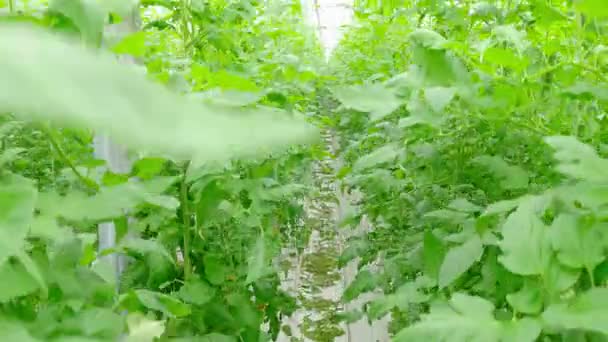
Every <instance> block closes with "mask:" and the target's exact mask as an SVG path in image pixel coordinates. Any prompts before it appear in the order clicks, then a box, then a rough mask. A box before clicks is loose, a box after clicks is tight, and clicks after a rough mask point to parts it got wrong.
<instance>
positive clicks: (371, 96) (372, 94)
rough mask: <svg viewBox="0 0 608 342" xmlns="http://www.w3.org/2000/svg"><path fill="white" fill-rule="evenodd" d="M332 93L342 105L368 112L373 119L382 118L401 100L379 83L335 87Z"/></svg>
mask: <svg viewBox="0 0 608 342" xmlns="http://www.w3.org/2000/svg"><path fill="white" fill-rule="evenodd" d="M333 93H334V96H335V97H336V98H337V99H338V100H339V101H340V102H341V103H342V105H344V106H345V107H347V108H352V109H355V110H357V111H360V112H365V113H370V116H371V119H372V120H374V121H375V120H380V119H382V118H383V117H385V116H387V115H388V114H390V113H392V112H394V111H395V110H396V109H397V108H399V106H401V101H400V100H399V98H397V96H396V95H395V93H394V90H393V89H390V88H386V87H385V86H384V85H382V84H380V83H374V84H365V85H352V86H347V87H341V88H336V89H334V90H333Z"/></svg>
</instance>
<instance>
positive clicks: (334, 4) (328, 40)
mask: <svg viewBox="0 0 608 342" xmlns="http://www.w3.org/2000/svg"><path fill="white" fill-rule="evenodd" d="M301 1H302V7H303V9H304V12H305V14H306V20H307V23H308V24H309V25H311V26H312V27H314V28H316V30H317V32H318V35H319V39H320V41H321V43H322V45H323V47H324V50H325V53H326V56H327V58H329V56H330V55H331V52H332V51H333V49H334V48H335V47H336V46H337V45H338V43H339V41H340V38H341V36H342V32H343V29H344V26H346V25H349V24H351V23H352V21H353V15H352V0H301ZM324 138H325V140H326V143H327V144H328V148H329V149H330V150H334V151H335V150H336V147H337V146H336V141H337V138H336V137H335V136H333V135H331V134H329V135H326V136H325V137H324ZM331 163H332V164H333V165H332V167H333V169H334V170H339V168H340V166H341V163H342V162H341V160H340V158H338V159H337V160H333V161H332V162H331ZM331 187H332V188H333V189H339V188H340V187H339V186H336V184H333V185H332V186H331ZM333 191H338V192H337V193H336V197H337V199H338V205H337V206H335V208H333V214H332V215H331V216H332V217H331V220H333V223H329V224H330V225H333V226H334V227H335V226H336V225H335V222H340V221H341V218H342V217H343V215H345V212H344V208H345V206H346V205H348V203H349V202H350V201H351V199H350V198H348V197H347V196H346V194H344V193H342V192H340V191H339V190H333ZM313 201H314V199H313ZM369 229H371V226H370V225H369V224H368V223H367V221H366V220H365V219H364V220H362V222H361V223H360V224H359V227H357V229H352V230H351V229H348V230H347V229H341V230H339V233H338V234H336V237H335V241H329V242H328V241H322V239H320V238H319V232H314V233H313V235H312V237H311V241H310V242H309V245H308V248H307V249H306V251H304V255H306V254H307V253H314V252H315V251H318V250H319V248H322V247H323V245H324V244H327V243H330V244H332V245H333V246H335V247H338V249H339V250H341V249H342V248H343V246H344V241H345V240H346V238H347V237H348V235H350V234H363V233H365V232H366V231H369ZM357 262H358V260H353V261H352V262H351V263H350V264H348V265H347V266H346V267H345V268H344V269H342V270H340V278H341V279H340V281H338V282H337V283H335V284H334V285H332V286H328V287H326V288H323V289H322V291H321V296H322V297H323V298H326V299H329V300H332V301H339V300H340V298H341V296H342V293H343V291H344V289H345V288H346V287H347V286H348V284H350V282H351V281H352V280H353V279H354V277H355V275H356V274H357ZM293 264H294V267H293V269H292V270H290V272H289V275H288V276H287V277H286V279H285V280H284V282H283V285H284V288H285V289H287V290H288V291H289V292H291V293H292V294H293V295H297V294H301V293H302V292H303V291H304V290H303V286H302V285H303V283H305V282H306V275H305V274H303V272H302V267H301V260H293ZM374 296H375V294H365V295H362V296H360V297H359V298H358V299H357V300H355V301H353V302H351V303H349V304H347V305H346V309H347V310H350V309H361V308H362V306H363V304H365V303H366V302H367V301H369V300H371V299H373V297H374ZM305 317H313V318H314V317H315V312H306V311H302V310H301V311H299V312H297V313H296V314H295V315H293V316H292V317H291V318H289V319H286V321H285V322H284V324H286V325H288V326H289V327H290V328H291V331H292V336H293V337H294V338H290V337H288V336H286V335H285V334H281V335H280V336H279V342H289V341H306V342H308V341H310V340H309V339H306V338H304V337H303V336H302V334H301V332H300V329H299V326H300V324H301V323H302V322H303V320H304V318H305ZM389 320H390V318H389V317H386V318H385V319H383V320H380V321H376V322H374V323H373V324H372V325H370V324H368V322H367V319H366V318H363V319H361V320H359V321H357V322H354V323H351V324H348V325H347V324H343V325H342V326H341V328H342V329H343V330H344V332H345V333H344V335H342V336H340V337H337V338H336V339H335V340H334V341H337V342H387V341H390V337H389V334H388V323H389Z"/></svg>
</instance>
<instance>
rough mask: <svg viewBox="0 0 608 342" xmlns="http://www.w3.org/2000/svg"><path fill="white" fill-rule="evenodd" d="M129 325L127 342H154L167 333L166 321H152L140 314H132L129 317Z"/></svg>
mask: <svg viewBox="0 0 608 342" xmlns="http://www.w3.org/2000/svg"><path fill="white" fill-rule="evenodd" d="M127 325H128V327H129V335H128V336H127V339H126V340H127V342H153V341H156V339H158V338H160V337H161V335H162V334H163V332H164V331H165V322H164V321H155V320H151V319H148V318H146V317H145V316H144V315H142V314H139V313H133V314H130V315H129V316H128V317H127Z"/></svg>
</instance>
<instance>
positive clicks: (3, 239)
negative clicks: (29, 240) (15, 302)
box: [0, 175, 37, 266]
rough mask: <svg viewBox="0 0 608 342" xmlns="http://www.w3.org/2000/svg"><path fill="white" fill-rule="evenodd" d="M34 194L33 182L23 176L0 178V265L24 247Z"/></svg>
mask: <svg viewBox="0 0 608 342" xmlns="http://www.w3.org/2000/svg"><path fill="white" fill-rule="evenodd" d="M36 196H37V193H36V190H35V188H34V186H33V184H32V183H31V182H29V181H28V180H26V179H25V178H21V177H19V176H14V175H5V176H3V177H2V178H0V266H1V265H3V264H4V263H5V262H6V261H7V260H8V258H9V257H11V256H14V255H19V254H20V253H22V252H23V250H24V249H25V238H26V237H27V235H28V231H29V226H30V224H31V223H32V219H33V217H34V206H35V204H36Z"/></svg>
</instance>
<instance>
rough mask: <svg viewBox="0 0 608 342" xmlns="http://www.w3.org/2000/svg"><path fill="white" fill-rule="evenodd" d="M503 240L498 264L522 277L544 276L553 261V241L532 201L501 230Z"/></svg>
mask: <svg viewBox="0 0 608 342" xmlns="http://www.w3.org/2000/svg"><path fill="white" fill-rule="evenodd" d="M502 236H503V239H502V240H501V241H500V249H501V250H502V252H503V254H502V255H501V256H499V258H498V260H499V261H500V262H501V263H502V264H503V265H504V266H505V267H506V268H507V269H508V270H509V271H511V272H513V273H516V274H520V275H541V274H543V273H544V270H545V267H546V265H547V263H548V262H549V260H550V257H551V253H552V251H551V240H550V239H549V236H548V233H547V227H546V226H545V224H544V223H543V222H542V221H541V220H540V219H539V218H538V217H537V216H536V213H535V211H534V210H533V205H532V201H527V202H524V203H522V204H520V206H519V207H518V208H517V210H515V211H514V212H513V213H512V214H511V215H509V217H508V218H507V220H506V221H505V223H504V224H503V227H502Z"/></svg>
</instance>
